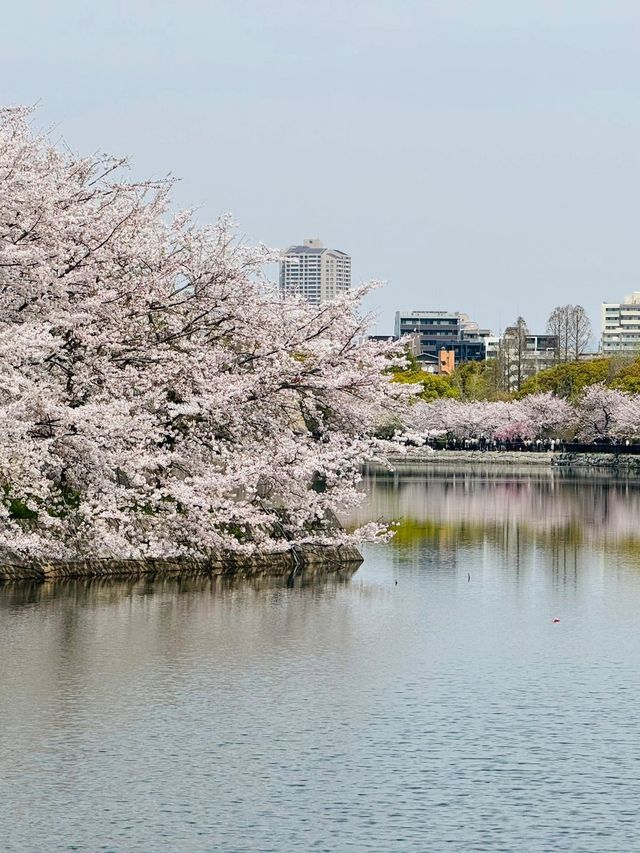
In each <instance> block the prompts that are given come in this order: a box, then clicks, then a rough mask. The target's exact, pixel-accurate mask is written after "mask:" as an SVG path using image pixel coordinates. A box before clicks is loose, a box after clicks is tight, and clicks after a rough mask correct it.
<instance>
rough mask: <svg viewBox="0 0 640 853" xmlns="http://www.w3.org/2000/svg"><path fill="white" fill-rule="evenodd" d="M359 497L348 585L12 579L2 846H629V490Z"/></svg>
mask: <svg viewBox="0 0 640 853" xmlns="http://www.w3.org/2000/svg"><path fill="white" fill-rule="evenodd" d="M367 488H368V491H369V501H368V504H367V505H366V506H365V507H364V508H363V509H362V511H361V513H360V518H362V519H365V518H377V517H385V518H402V524H401V526H400V527H399V529H398V536H397V538H396V540H395V541H394V542H392V543H389V544H387V545H377V546H370V547H368V548H367V549H366V553H365V556H366V560H365V564H364V566H363V567H362V568H361V569H360V570H359V571H358V572H357V573H356V574H355V575H354V576H353V577H351V578H349V577H341V578H335V577H334V578H330V579H328V580H326V581H323V582H314V583H310V584H306V585H305V584H304V583H302V584H298V585H297V586H296V587H294V588H293V589H287V588H286V586H285V585H284V584H283V583H282V584H281V583H279V582H262V583H259V584H256V583H235V584H229V583H223V582H212V581H208V580H205V579H190V580H184V581H177V580H165V581H156V582H155V583H154V582H150V581H147V580H140V581H135V582H122V583H113V582H110V583H87V582H69V583H65V584H57V585H44V586H31V587H30V586H16V585H8V586H5V587H4V588H0V652H1V655H2V657H1V660H0V715H1V717H0V719H1V721H2V725H1V726H0V826H1V827H2V830H1V832H2V838H1V839H0V849H2V850H11V851H14V850H15V851H23V850H33V851H36V850H37V851H41V850H47V851H48V850H71V849H75V850H91V851H93V850H100V849H104V850H122V851H137V850H140V851H142V850H144V851H149V850H181V851H182V850H185V851H186V850H212V849H217V850H233V851H236V850H286V851H288V850H307V849H318V850H336V851H341V850H389V851H391V850H393V851H403V850H441V849H445V848H446V849H453V850H534V851H537V850H572V851H573V850H593V851H600V850H606V851H611V850H624V851H626V850H634V849H638V848H639V847H640V822H639V820H638V817H637V813H636V812H637V805H636V804H637V800H638V795H639V794H640V738H639V737H638V733H637V726H638V722H637V708H638V707H640V683H639V678H638V676H639V661H640V638H639V636H638V630H637V627H638V620H639V617H638V613H639V611H640V524H639V521H640V512H639V511H640V483H639V481H637V480H633V479H629V480H624V479H619V480H616V479H612V478H610V477H606V476H602V477H599V478H595V479H594V478H591V479H585V478H576V477H575V476H573V475H571V474H567V473H566V472H561V471H546V470H544V471H537V470H536V471H533V472H532V471H530V470H529V471H524V472H517V471H515V472H514V471H502V472H501V471H496V470H495V469H493V470H491V471H490V470H489V469H486V470H484V471H481V472H462V471H461V470H459V469H458V470H457V471H456V472H447V471H443V470H442V469H437V470H436V469H435V467H434V469H430V470H429V471H428V472H427V473H426V474H425V473H424V472H420V473H418V472H412V471H410V470H407V471H406V472H401V473H399V474H396V475H393V474H386V473H382V472H377V473H372V474H371V475H370V477H369V479H368V482H367ZM396 581H397V584H396ZM554 618H558V619H560V622H559V623H557V624H554V622H553V620H554Z"/></svg>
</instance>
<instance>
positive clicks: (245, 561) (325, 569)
mask: <svg viewBox="0 0 640 853" xmlns="http://www.w3.org/2000/svg"><path fill="white" fill-rule="evenodd" d="M361 563H362V555H361V554H360V552H359V551H358V549H357V548H352V547H344V546H340V547H333V548H332V547H312V546H306V547H299V548H296V549H295V551H292V550H289V551H285V552H282V553H275V554H258V555H254V556H247V555H242V554H228V555H216V556H211V557H209V558H206V559H193V558H192V559H176V560H92V559H87V560H77V561H73V562H64V563H63V562H55V561H52V562H48V561H46V560H32V561H29V562H28V563H27V562H24V563H23V562H21V561H18V560H15V561H14V560H7V559H5V560H2V562H1V563H0V582H2V581H45V580H57V579H62V578H119V577H120V578H122V577H135V576H141V575H210V576H216V577H232V576H237V577H263V576H281V577H286V578H293V577H294V576H296V575H298V574H299V575H301V576H302V575H303V576H304V577H305V578H309V577H310V576H313V575H315V574H318V575H320V574H326V573H329V572H340V571H343V570H345V569H349V568H353V569H354V570H355V568H357V567H358V566H359V565H360V564H361Z"/></svg>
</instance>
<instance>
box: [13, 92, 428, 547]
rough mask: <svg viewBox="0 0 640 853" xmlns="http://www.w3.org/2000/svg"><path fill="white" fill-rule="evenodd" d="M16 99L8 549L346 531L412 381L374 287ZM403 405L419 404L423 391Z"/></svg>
mask: <svg viewBox="0 0 640 853" xmlns="http://www.w3.org/2000/svg"><path fill="white" fill-rule="evenodd" d="M29 122H30V118H29V113H28V111H26V110H23V109H14V108H11V109H5V110H3V111H0V176H1V182H2V183H1V190H0V284H1V287H0V485H1V486H2V489H3V492H2V501H0V513H1V514H2V524H1V525H0V548H2V549H3V551H4V552H5V554H6V553H13V554H16V555H19V556H22V557H24V556H25V555H26V556H29V555H32V556H45V557H49V558H54V559H73V558H76V557H78V556H79V555H90V556H99V557H114V556H115V557H118V558H133V557H136V558H141V557H142V558H144V557H175V556H182V555H195V554H203V553H206V552H208V551H209V550H214V549H215V550H221V549H222V550H225V549H228V550H232V551H243V552H250V551H253V550H255V549H259V550H261V551H270V550H282V549H286V548H289V547H291V544H292V543H299V544H300V543H316V544H327V545H328V544H341V543H348V542H351V541H355V540H357V539H361V538H368V537H372V536H376V535H379V534H380V532H381V528H380V527H379V526H378V525H375V524H372V525H367V526H366V527H365V528H363V529H361V530H359V531H356V532H355V533H352V534H347V533H345V532H344V531H343V530H341V529H340V528H339V527H337V526H334V525H332V523H331V521H332V518H333V517H334V513H335V512H336V511H337V510H338V509H343V508H345V507H348V506H350V505H351V504H353V503H354V502H355V501H356V500H357V499H358V491H357V488H356V486H357V483H358V480H359V477H360V473H359V472H360V466H361V464H362V462H363V461H366V460H371V459H379V458H381V453H383V451H384V449H385V446H386V445H385V444H384V442H382V441H380V440H378V439H376V438H375V437H374V432H375V428H376V426H377V425H378V423H379V422H380V420H381V419H383V420H384V419H385V418H393V417H394V416H395V415H397V412H398V411H399V409H400V408H401V407H402V405H403V403H402V401H403V399H404V400H406V396H407V394H411V393H412V390H411V389H406V388H402V387H401V386H399V385H398V384H394V383H391V382H390V381H389V375H388V371H386V370H385V368H388V367H389V366H393V365H394V364H401V363H402V361H403V359H402V357H401V355H399V352H400V351H399V349H398V347H397V345H395V344H379V343H376V342H373V341H368V340H366V337H365V334H364V333H365V332H366V327H367V323H368V318H365V319H361V318H359V316H358V314H357V310H356V309H357V303H358V300H359V298H360V297H361V295H362V293H363V290H364V289H360V290H358V291H357V292H354V293H353V294H345V295H342V296H341V297H339V298H338V299H336V300H335V301H333V302H330V303H328V304H326V305H322V306H320V307H313V306H310V305H308V304H307V303H305V302H303V301H301V300H297V299H294V298H284V297H282V296H281V295H280V293H279V292H278V291H277V289H275V288H274V287H273V286H271V285H270V284H269V283H268V282H267V281H266V279H265V277H264V275H263V272H262V271H263V269H264V265H265V263H266V262H268V261H271V260H273V259H274V257H275V256H274V253H273V252H272V251H270V250H268V249H267V248H266V247H264V246H258V247H248V246H246V245H243V244H242V243H241V242H239V241H237V240H236V238H235V236H234V228H233V223H232V222H231V221H230V219H229V218H223V219H221V220H220V221H218V222H217V223H216V224H215V225H212V226H208V227H197V226H196V225H195V224H194V222H193V220H192V217H191V215H190V214H188V213H185V214H181V215H179V216H177V217H175V218H173V220H172V221H169V218H168V214H167V210H168V204H169V191H170V189H171V183H170V182H144V183H131V182H127V181H125V180H123V179H122V178H121V177H120V175H121V173H122V170H123V168H125V167H126V163H124V162H123V161H120V160H116V159H112V158H109V157H103V156H94V157H89V158H85V159H81V158H77V157H74V156H72V155H69V154H67V153H63V152H61V151H59V150H57V149H56V148H54V147H52V146H51V145H50V144H49V143H48V141H47V139H46V138H41V137H38V136H36V135H34V134H33V133H32V132H31V130H30V123H29ZM405 405H406V404H405Z"/></svg>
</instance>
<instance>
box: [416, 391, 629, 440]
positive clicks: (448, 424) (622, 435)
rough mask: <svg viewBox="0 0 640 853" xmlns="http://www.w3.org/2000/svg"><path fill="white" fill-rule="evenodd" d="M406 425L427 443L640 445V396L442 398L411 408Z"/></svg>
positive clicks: (618, 393) (604, 393)
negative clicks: (445, 437) (449, 440)
mask: <svg viewBox="0 0 640 853" xmlns="http://www.w3.org/2000/svg"><path fill="white" fill-rule="evenodd" d="M403 422H404V424H405V426H406V429H407V434H408V435H410V436H413V437H418V438H422V439H427V440H428V439H429V438H434V437H436V436H439V435H448V436H450V437H452V438H456V439H481V438H485V439H488V440H497V441H510V440H525V441H526V440H537V439H549V438H558V439H559V438H563V439H578V440H580V441H585V442H596V441H602V440H605V441H606V440H614V441H615V440H619V441H622V440H640V396H638V395H634V394H625V393H623V392H622V391H616V390H614V389H611V388H606V387H605V386H604V385H591V386H589V387H588V388H587V389H586V390H585V393H584V395H583V396H582V398H581V399H580V400H579V401H578V402H577V403H576V404H575V405H572V404H571V403H569V402H567V400H564V399H562V398H561V397H556V396H555V395H554V394H552V393H551V392H548V393H545V394H532V395H530V396H528V397H524V398H523V399H522V400H512V401H510V402H503V401H498V402H463V401H460V400H452V399H440V400H436V401H434V402H433V403H422V402H421V403H416V404H415V405H413V406H410V407H409V409H408V410H407V412H406V414H405V416H404V419H403Z"/></svg>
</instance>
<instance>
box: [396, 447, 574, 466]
mask: <svg viewBox="0 0 640 853" xmlns="http://www.w3.org/2000/svg"><path fill="white" fill-rule="evenodd" d="M556 455H557V454H555V453H552V452H551V451H548V452H546V451H545V452H541V453H537V452H531V453H527V452H524V451H523V452H519V451H508V450H435V451H434V452H433V453H426V452H425V451H424V449H423V448H421V447H417V448H415V450H414V449H411V450H408V451H407V453H406V454H404V453H403V454H397V455H394V456H392V457H390V462H391V464H392V465H396V464H401V463H403V462H405V463H411V464H417V465H422V464H423V463H424V464H428V465H438V464H440V465H442V464H447V465H547V466H548V465H551V464H553V460H554V458H555V456H556Z"/></svg>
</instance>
